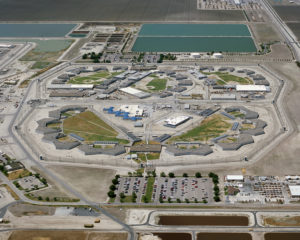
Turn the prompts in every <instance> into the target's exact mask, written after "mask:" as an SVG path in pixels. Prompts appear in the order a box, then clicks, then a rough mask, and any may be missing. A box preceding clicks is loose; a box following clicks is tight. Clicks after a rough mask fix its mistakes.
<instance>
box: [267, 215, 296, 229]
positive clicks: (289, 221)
mask: <svg viewBox="0 0 300 240" xmlns="http://www.w3.org/2000/svg"><path fill="white" fill-rule="evenodd" d="M264 225H271V226H280V227H298V226H300V216H293V217H292V216H286V217H267V218H264Z"/></svg>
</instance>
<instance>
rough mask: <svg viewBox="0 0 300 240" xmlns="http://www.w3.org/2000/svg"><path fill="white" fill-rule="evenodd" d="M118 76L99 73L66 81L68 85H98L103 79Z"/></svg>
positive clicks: (104, 72)
mask: <svg viewBox="0 0 300 240" xmlns="http://www.w3.org/2000/svg"><path fill="white" fill-rule="evenodd" d="M117 74H120V72H117V73H110V72H108V71H101V72H97V73H94V74H91V75H86V76H76V77H74V78H72V79H70V80H69V81H68V83H72V84H100V83H101V82H102V81H103V80H104V79H106V78H109V77H113V76H114V75H117Z"/></svg>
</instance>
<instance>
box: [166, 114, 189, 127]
mask: <svg viewBox="0 0 300 240" xmlns="http://www.w3.org/2000/svg"><path fill="white" fill-rule="evenodd" d="M188 119H190V117H189V116H178V117H172V118H167V119H166V120H165V122H166V123H167V124H169V125H173V126H176V125H178V124H180V123H182V122H184V121H186V120H188Z"/></svg>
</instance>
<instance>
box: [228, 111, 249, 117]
mask: <svg viewBox="0 0 300 240" xmlns="http://www.w3.org/2000/svg"><path fill="white" fill-rule="evenodd" d="M229 114H230V115H232V116H234V117H236V118H243V117H245V114H243V113H241V112H239V111H234V112H230V113H229Z"/></svg>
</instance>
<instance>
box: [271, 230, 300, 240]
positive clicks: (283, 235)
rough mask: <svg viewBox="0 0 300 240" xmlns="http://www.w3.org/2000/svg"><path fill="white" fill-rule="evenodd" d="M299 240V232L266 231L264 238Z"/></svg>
mask: <svg viewBox="0 0 300 240" xmlns="http://www.w3.org/2000/svg"><path fill="white" fill-rule="evenodd" d="M283 239H284V240H299V239H300V233H299V232H297V233H266V234H265V240H283Z"/></svg>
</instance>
